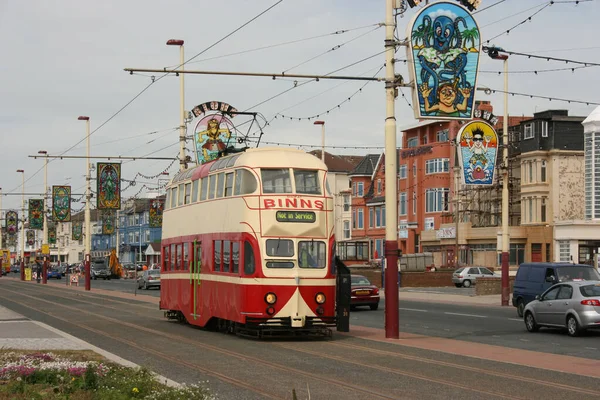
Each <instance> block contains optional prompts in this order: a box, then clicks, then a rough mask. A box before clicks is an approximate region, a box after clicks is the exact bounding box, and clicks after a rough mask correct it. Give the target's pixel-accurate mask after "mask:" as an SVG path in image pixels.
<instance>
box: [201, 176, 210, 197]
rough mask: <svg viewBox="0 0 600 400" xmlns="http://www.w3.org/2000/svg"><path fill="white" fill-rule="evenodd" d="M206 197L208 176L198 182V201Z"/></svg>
mask: <svg viewBox="0 0 600 400" xmlns="http://www.w3.org/2000/svg"><path fill="white" fill-rule="evenodd" d="M207 197H208V177H206V178H203V179H202V181H201V183H200V201H204V200H206V198H207Z"/></svg>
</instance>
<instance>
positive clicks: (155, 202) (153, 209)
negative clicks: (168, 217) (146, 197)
mask: <svg viewBox="0 0 600 400" xmlns="http://www.w3.org/2000/svg"><path fill="white" fill-rule="evenodd" d="M164 209H165V200H164V199H152V200H150V228H160V227H162V219H163V210H164Z"/></svg>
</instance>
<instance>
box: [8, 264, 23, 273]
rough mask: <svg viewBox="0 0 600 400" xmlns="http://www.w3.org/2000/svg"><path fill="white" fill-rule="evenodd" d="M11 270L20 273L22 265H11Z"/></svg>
mask: <svg viewBox="0 0 600 400" xmlns="http://www.w3.org/2000/svg"><path fill="white" fill-rule="evenodd" d="M10 272H13V273H15V274H18V273H20V272H21V266H20V265H19V264H13V265H11V266H10Z"/></svg>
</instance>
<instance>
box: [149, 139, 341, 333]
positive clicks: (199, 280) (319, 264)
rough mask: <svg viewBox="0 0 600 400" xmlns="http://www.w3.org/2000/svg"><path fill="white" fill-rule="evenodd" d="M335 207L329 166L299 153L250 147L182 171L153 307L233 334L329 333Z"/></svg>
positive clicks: (171, 190) (173, 187)
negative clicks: (328, 173) (156, 305)
mask: <svg viewBox="0 0 600 400" xmlns="http://www.w3.org/2000/svg"><path fill="white" fill-rule="evenodd" d="M333 206H334V205H333V198H332V195H331V193H330V190H329V187H328V185H327V167H326V166H325V164H324V163H323V162H322V161H321V160H319V159H318V158H317V157H315V156H313V155H311V154H308V153H306V152H303V151H301V150H294V149H280V148H256V149H248V150H246V151H244V152H242V153H237V154H233V155H229V156H224V157H221V158H219V159H217V160H214V161H211V162H209V163H206V164H203V165H200V166H198V167H196V168H192V169H188V170H184V171H181V172H179V173H178V174H177V175H176V176H174V177H173V179H172V180H171V182H170V183H169V185H168V187H167V196H166V199H165V208H164V212H163V227H162V246H161V254H162V266H161V268H162V271H161V294H160V309H161V310H165V316H166V317H167V318H169V319H177V320H180V321H186V322H188V323H189V324H192V325H197V326H200V327H210V328H216V329H219V330H225V331H228V332H232V333H236V334H238V335H249V336H254V337H263V336H266V335H276V334H285V333H301V334H316V335H327V336H330V335H331V329H330V327H332V326H335V325H336V317H335V297H336V278H335V259H334V257H335V239H334V214H333Z"/></svg>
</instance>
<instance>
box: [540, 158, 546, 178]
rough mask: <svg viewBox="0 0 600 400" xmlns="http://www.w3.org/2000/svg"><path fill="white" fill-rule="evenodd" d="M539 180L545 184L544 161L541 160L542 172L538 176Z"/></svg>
mask: <svg viewBox="0 0 600 400" xmlns="http://www.w3.org/2000/svg"><path fill="white" fill-rule="evenodd" d="M540 180H541V181H542V182H546V160H542V171H541V174H540Z"/></svg>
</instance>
